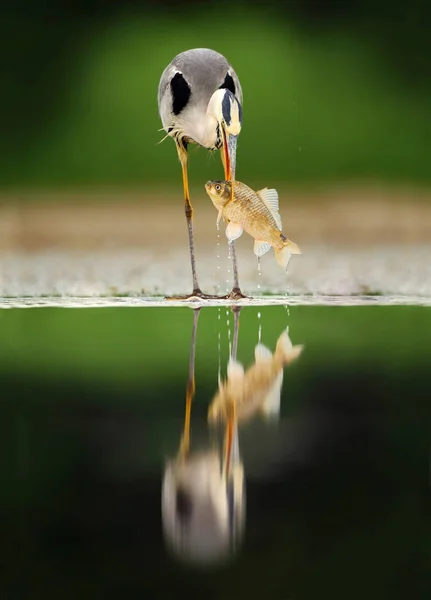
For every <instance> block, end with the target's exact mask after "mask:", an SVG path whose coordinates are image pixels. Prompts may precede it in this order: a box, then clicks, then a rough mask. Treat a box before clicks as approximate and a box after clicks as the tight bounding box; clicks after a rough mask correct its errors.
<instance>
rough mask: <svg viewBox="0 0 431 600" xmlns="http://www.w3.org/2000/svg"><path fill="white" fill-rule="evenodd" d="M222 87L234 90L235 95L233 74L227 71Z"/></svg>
mask: <svg viewBox="0 0 431 600" xmlns="http://www.w3.org/2000/svg"><path fill="white" fill-rule="evenodd" d="M220 89H221V90H223V89H226V90H229V91H230V92H232V94H233V95H235V83H234V81H233V79H232V76H231V75H229V73H226V77H225V78H224V81H223V83H222V84H221V86H220Z"/></svg>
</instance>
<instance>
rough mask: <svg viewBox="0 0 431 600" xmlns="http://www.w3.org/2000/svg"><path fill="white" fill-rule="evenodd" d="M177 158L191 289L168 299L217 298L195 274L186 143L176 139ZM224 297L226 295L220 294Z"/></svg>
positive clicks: (191, 207)
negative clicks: (191, 278)
mask: <svg viewBox="0 0 431 600" xmlns="http://www.w3.org/2000/svg"><path fill="white" fill-rule="evenodd" d="M176 145H177V151H178V158H179V159H180V163H181V169H182V172H183V186H184V209H185V214H186V219H187V230H188V234H189V249H190V261H191V265H192V276H193V291H192V293H191V294H189V295H188V296H179V297H172V298H170V300H192V299H194V300H196V299H203V300H209V299H211V300H212V299H219V298H220V296H216V295H214V294H204V293H203V292H202V291H201V289H200V287H199V284H198V278H197V275H196V262H195V248H194V236H193V206H192V203H191V201H190V193H189V180H188V175H187V143H186V142H182V141H176ZM222 298H226V296H222Z"/></svg>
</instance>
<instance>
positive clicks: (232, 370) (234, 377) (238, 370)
mask: <svg viewBox="0 0 431 600" xmlns="http://www.w3.org/2000/svg"><path fill="white" fill-rule="evenodd" d="M227 376H228V379H229V380H230V381H231V382H232V381H238V382H239V381H242V380H243V379H244V367H243V366H242V364H241V363H239V362H237V361H236V360H232V359H231V360H230V361H229V363H228V365H227Z"/></svg>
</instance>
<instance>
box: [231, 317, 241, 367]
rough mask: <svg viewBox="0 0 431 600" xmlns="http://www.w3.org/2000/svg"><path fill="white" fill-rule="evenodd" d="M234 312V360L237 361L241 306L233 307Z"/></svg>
mask: <svg viewBox="0 0 431 600" xmlns="http://www.w3.org/2000/svg"><path fill="white" fill-rule="evenodd" d="M232 312H233V344H232V360H236V353H237V350H238V331H239V313H240V312H241V306H232Z"/></svg>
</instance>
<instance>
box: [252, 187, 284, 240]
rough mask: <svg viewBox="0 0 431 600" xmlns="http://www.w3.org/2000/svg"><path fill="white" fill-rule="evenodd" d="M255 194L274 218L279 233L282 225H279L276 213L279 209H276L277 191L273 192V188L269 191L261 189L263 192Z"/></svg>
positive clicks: (278, 216) (278, 215) (279, 218)
mask: <svg viewBox="0 0 431 600" xmlns="http://www.w3.org/2000/svg"><path fill="white" fill-rule="evenodd" d="M256 193H257V194H258V195H259V197H260V198H261V200H263V202H264V203H265V204H266V206H267V208H268V210H269V211H270V213H271V214H272V216H273V217H274V220H275V222H276V224H277V227H278V228H279V230H280V231H281V227H282V225H281V217H280V213H279V212H278V210H279V209H278V193H277V190H274V188H271V189H270V190H269V189H268V188H263V190H259V191H258V192H256Z"/></svg>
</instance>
